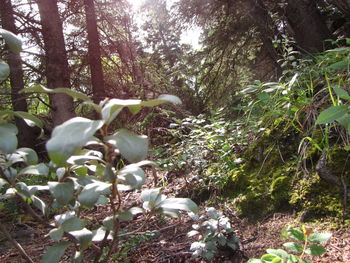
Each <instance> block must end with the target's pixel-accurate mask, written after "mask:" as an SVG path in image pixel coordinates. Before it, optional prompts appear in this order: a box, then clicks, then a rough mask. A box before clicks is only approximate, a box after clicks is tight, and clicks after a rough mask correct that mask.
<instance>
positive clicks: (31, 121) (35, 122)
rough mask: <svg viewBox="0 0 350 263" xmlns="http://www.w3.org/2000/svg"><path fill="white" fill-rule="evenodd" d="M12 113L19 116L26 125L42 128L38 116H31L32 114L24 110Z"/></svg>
mask: <svg viewBox="0 0 350 263" xmlns="http://www.w3.org/2000/svg"><path fill="white" fill-rule="evenodd" d="M13 115H14V116H17V117H19V118H22V119H23V120H24V121H25V122H26V123H27V125H28V126H30V127H34V126H37V127H39V128H40V129H42V128H43V123H42V121H41V120H40V119H39V118H37V117H35V116H33V115H32V114H30V113H28V112H25V111H14V112H13Z"/></svg>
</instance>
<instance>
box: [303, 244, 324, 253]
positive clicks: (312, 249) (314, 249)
mask: <svg viewBox="0 0 350 263" xmlns="http://www.w3.org/2000/svg"><path fill="white" fill-rule="evenodd" d="M325 252H327V251H326V249H325V248H324V247H322V246H316V245H314V246H310V247H308V248H307V249H306V250H305V253H306V254H309V255H312V256H319V255H322V254H323V253H325Z"/></svg>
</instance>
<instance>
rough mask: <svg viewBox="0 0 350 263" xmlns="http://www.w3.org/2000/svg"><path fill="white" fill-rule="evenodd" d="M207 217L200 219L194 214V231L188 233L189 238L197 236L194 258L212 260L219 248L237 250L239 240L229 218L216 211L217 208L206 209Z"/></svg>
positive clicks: (192, 247) (193, 247)
mask: <svg viewBox="0 0 350 263" xmlns="http://www.w3.org/2000/svg"><path fill="white" fill-rule="evenodd" d="M206 212H207V215H202V216H200V217H198V216H197V215H194V214H192V215H191V217H192V219H193V220H195V221H197V222H196V224H194V225H192V228H193V230H192V231H190V232H188V233H187V237H193V236H197V241H196V242H193V243H192V245H191V248H190V249H191V251H193V254H192V255H193V256H194V257H201V258H204V259H206V260H212V259H213V258H214V257H215V254H217V252H218V248H219V247H229V248H231V249H232V250H236V249H237V242H238V238H237V237H236V236H235V235H234V233H233V229H232V228H231V224H230V220H229V218H228V217H226V216H225V215H223V214H222V213H219V212H217V211H216V209H215V208H213V207H209V208H207V209H206Z"/></svg>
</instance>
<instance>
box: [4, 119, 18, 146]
mask: <svg viewBox="0 0 350 263" xmlns="http://www.w3.org/2000/svg"><path fill="white" fill-rule="evenodd" d="M17 133H18V130H17V127H16V126H15V125H13V124H10V123H5V124H0V152H3V153H13V152H14V151H15V150H16V148H17V136H16V135H17Z"/></svg>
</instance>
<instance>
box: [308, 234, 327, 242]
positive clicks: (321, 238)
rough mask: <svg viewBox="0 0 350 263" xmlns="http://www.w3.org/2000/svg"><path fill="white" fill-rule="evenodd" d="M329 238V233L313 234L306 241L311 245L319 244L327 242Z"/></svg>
mask: <svg viewBox="0 0 350 263" xmlns="http://www.w3.org/2000/svg"><path fill="white" fill-rule="evenodd" d="M331 236H332V234H331V233H313V234H311V235H310V236H309V237H308V239H307V240H308V241H309V242H313V243H321V242H326V241H328V239H330V238H331Z"/></svg>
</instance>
